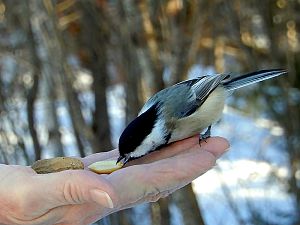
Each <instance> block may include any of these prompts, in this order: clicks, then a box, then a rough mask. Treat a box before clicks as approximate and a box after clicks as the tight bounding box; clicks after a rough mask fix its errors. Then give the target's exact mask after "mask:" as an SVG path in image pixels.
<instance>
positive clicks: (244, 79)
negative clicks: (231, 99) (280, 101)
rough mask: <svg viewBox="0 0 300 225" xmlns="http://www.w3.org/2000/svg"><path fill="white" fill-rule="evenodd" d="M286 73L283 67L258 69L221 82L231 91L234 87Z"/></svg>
mask: <svg viewBox="0 0 300 225" xmlns="http://www.w3.org/2000/svg"><path fill="white" fill-rule="evenodd" d="M286 73H287V71H286V70H284V69H272V70H260V71H256V72H252V73H248V74H244V75H242V76H239V77H236V78H233V79H231V80H227V81H226V80H225V81H223V82H222V84H223V85H224V87H225V88H226V89H227V90H228V91H233V90H235V89H238V88H241V87H244V86H247V85H250V84H254V83H257V82H260V81H263V80H267V79H270V78H273V77H277V76H280V75H283V74H286Z"/></svg>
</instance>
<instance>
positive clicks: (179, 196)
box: [172, 184, 205, 225]
mask: <svg viewBox="0 0 300 225" xmlns="http://www.w3.org/2000/svg"><path fill="white" fill-rule="evenodd" d="M172 200H173V201H174V203H175V204H176V205H177V206H178V208H179V209H180V211H181V213H182V217H183V221H184V225H204V224H205V223H204V220H203V218H202V215H201V211H200V208H199V206H198V202H197V199H196V196H195V193H194V191H193V188H192V185H191V184H189V185H187V186H185V187H184V188H182V189H180V190H178V191H176V192H174V193H173V194H172Z"/></svg>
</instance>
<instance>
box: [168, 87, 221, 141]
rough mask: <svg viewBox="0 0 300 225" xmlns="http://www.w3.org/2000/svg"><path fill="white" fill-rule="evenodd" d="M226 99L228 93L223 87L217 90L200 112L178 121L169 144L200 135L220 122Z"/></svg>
mask: <svg viewBox="0 0 300 225" xmlns="http://www.w3.org/2000/svg"><path fill="white" fill-rule="evenodd" d="M226 97H227V93H226V90H225V89H224V88H223V87H218V88H216V89H215V90H214V91H213V92H212V93H211V94H210V95H209V97H208V98H207V99H206V101H205V102H204V103H203V104H202V105H201V106H200V107H199V109H198V110H196V111H195V112H194V113H193V114H191V115H190V116H188V117H185V118H182V119H180V120H178V121H177V123H176V126H175V130H174V132H173V133H172V136H171V138H170V141H169V143H170V142H174V141H178V140H182V139H184V138H187V137H191V136H193V135H195V134H197V133H200V132H201V131H203V129H205V128H206V127H208V126H209V125H211V124H212V123H215V122H216V121H217V120H219V119H220V117H221V115H222V111H223V108H224V105H225V99H226Z"/></svg>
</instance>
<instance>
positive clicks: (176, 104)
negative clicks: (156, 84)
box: [139, 74, 229, 118]
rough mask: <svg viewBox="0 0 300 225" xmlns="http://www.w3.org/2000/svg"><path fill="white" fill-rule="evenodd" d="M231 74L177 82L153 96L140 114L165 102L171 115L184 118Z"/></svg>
mask: <svg viewBox="0 0 300 225" xmlns="http://www.w3.org/2000/svg"><path fill="white" fill-rule="evenodd" d="M227 77H229V75H225V74H220V75H212V76H203V77H199V78H195V79H190V80H186V81H182V82H180V83H177V84H175V85H173V86H171V87H169V88H166V89H164V90H162V91H160V92H158V93H157V94H155V95H154V96H152V97H151V98H150V99H149V100H148V101H147V102H146V104H145V105H144V106H143V108H142V110H141V111H140V113H139V114H141V113H143V112H145V111H146V110H147V109H148V108H149V107H151V106H152V105H153V104H156V103H158V105H159V104H160V103H162V102H163V103H164V104H165V105H166V106H167V107H166V108H167V112H166V113H168V114H169V115H170V116H172V117H176V118H183V117H186V116H189V115H191V114H192V113H194V112H195V111H196V110H197V109H198V108H199V107H200V106H201V105H202V104H203V102H204V101H205V100H206V98H207V97H208V96H209V94H210V93H211V92H212V91H213V90H214V89H215V88H216V87H217V86H218V85H219V84H220V83H221V81H223V80H224V79H226V78H227Z"/></svg>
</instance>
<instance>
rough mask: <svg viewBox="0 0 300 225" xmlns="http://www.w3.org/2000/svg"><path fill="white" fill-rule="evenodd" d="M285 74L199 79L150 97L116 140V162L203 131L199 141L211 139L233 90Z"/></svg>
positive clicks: (277, 71)
mask: <svg viewBox="0 0 300 225" xmlns="http://www.w3.org/2000/svg"><path fill="white" fill-rule="evenodd" d="M285 73H287V72H286V71H285V70H282V69H273V70H261V71H256V72H253V73H248V74H245V75H242V76H239V77H236V78H232V79H231V78H230V75H228V74H218V75H211V76H202V77H198V78H195V79H190V80H186V81H183V82H180V83H177V84H175V85H173V86H171V87H168V88H166V89H163V90H161V91H159V92H158V93H156V94H155V95H153V96H152V97H151V98H150V99H149V100H148V101H147V102H146V104H145V105H144V106H143V108H142V109H141V111H140V112H139V115H138V116H137V117H136V118H135V119H134V120H133V121H132V122H131V123H130V124H129V125H128V126H127V127H126V128H125V130H124V131H123V133H122V134H121V137H120V139H119V153H120V157H119V158H118V162H119V161H121V160H122V161H123V163H124V164H125V163H127V162H128V161H130V160H132V159H136V158H139V157H142V156H144V155H146V154H148V153H150V152H152V151H155V150H158V149H160V148H161V147H162V146H165V145H167V144H169V143H171V142H174V141H179V140H182V139H185V138H188V137H191V136H194V135H195V134H199V133H200V132H201V131H203V130H204V129H205V128H207V131H206V132H205V134H204V135H202V137H201V135H200V138H202V139H205V138H208V137H209V136H210V128H211V125H212V124H213V123H215V122H217V120H219V119H220V117H221V115H222V111H223V108H224V105H225V99H226V97H227V96H229V95H230V94H231V93H232V92H233V91H234V90H235V89H238V88H241V87H244V86H247V85H249V84H253V83H256V82H260V81H263V80H266V79H270V78H273V77H276V76H279V75H282V74H285Z"/></svg>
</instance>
